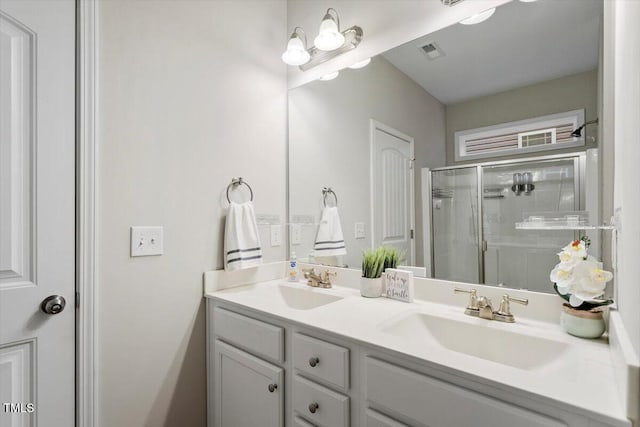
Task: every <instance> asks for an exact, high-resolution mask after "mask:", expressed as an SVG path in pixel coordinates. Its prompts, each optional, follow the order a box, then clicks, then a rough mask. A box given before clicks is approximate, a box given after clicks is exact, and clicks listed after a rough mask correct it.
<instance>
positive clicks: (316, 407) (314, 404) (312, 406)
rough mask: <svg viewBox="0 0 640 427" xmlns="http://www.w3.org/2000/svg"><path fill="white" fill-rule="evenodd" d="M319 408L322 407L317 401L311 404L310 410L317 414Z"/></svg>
mask: <svg viewBox="0 0 640 427" xmlns="http://www.w3.org/2000/svg"><path fill="white" fill-rule="evenodd" d="M318 409H320V405H318V404H317V403H316V402H313V403H310V404H309V412H311V413H312V414H315V413H316V411H317V410H318Z"/></svg>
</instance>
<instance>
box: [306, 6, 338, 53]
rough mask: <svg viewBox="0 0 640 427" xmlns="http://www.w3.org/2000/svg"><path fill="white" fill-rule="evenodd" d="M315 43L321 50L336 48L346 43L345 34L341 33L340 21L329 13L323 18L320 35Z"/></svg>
mask: <svg viewBox="0 0 640 427" xmlns="http://www.w3.org/2000/svg"><path fill="white" fill-rule="evenodd" d="M313 43H314V44H315V46H316V47H317V48H318V49H319V50H324V51H331V50H336V49H337V48H339V47H340V46H342V45H343V44H344V36H343V35H342V34H341V33H340V29H339V28H338V23H337V22H336V21H335V19H334V18H333V16H331V15H330V14H329V13H327V14H326V15H324V18H322V23H321V24H320V31H318V37H316V38H315V40H314V41H313Z"/></svg>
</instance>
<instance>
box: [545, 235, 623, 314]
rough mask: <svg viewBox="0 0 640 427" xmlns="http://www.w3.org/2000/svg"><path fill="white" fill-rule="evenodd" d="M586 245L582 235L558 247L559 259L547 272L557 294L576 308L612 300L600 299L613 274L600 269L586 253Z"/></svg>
mask: <svg viewBox="0 0 640 427" xmlns="http://www.w3.org/2000/svg"><path fill="white" fill-rule="evenodd" d="M589 245H590V241H589V239H588V238H587V237H582V238H581V239H580V240H574V241H573V242H571V243H569V244H568V245H567V246H565V247H564V248H562V252H560V253H558V257H559V258H560V262H559V263H558V265H556V266H555V267H554V269H553V270H551V274H550V275H549V278H550V279H551V281H552V282H553V283H554V284H555V285H554V289H555V290H556V292H557V293H558V295H560V296H561V297H562V298H564V299H565V300H566V301H567V302H568V303H569V304H570V305H571V307H572V308H574V309H577V310H592V309H594V308H596V307H601V306H604V305H609V304H611V303H613V300H610V299H601V297H602V295H603V294H604V288H605V286H606V285H607V282H608V281H610V280H611V279H612V278H613V274H611V272H609V271H606V270H603V269H602V263H601V262H599V261H598V260H597V259H595V258H594V257H592V256H591V255H587V249H588V248H589Z"/></svg>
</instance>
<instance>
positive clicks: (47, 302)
mask: <svg viewBox="0 0 640 427" xmlns="http://www.w3.org/2000/svg"><path fill="white" fill-rule="evenodd" d="M65 305H67V301H66V300H65V299H64V297H63V296H61V295H50V296H48V297H46V298H45V299H44V300H43V301H42V304H40V310H42V311H43V312H44V313H46V314H58V313H60V312H61V311H62V310H64V306H65Z"/></svg>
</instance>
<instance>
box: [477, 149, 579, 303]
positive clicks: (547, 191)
mask: <svg viewBox="0 0 640 427" xmlns="http://www.w3.org/2000/svg"><path fill="white" fill-rule="evenodd" d="M578 167H579V166H578V161H577V159H576V158H569V159H558V160H545V161H529V162H521V163H512V164H510V165H504V166H484V167H483V168H482V194H483V205H482V212H483V214H482V217H483V218H482V228H483V230H482V231H483V238H484V244H483V246H484V250H485V252H484V279H485V280H484V282H485V283H487V284H494V285H496V284H501V283H502V284H504V285H505V286H508V287H510V288H522V289H529V290H532V291H538V292H553V287H552V286H553V285H552V283H551V281H550V280H549V272H550V271H551V269H552V268H553V267H554V266H555V265H556V264H557V263H558V256H557V253H558V252H559V251H560V248H561V247H563V246H565V245H566V244H567V242H569V241H571V240H572V239H574V238H575V233H574V232H573V231H568V230H555V231H535V230H517V229H516V228H515V223H516V222H520V221H522V220H523V219H524V218H526V217H528V216H529V215H536V214H543V213H551V212H571V211H576V210H579V206H580V200H579V194H580V192H579V189H580V186H579V184H580V182H579V180H578V179H577V178H578V176H579V174H578Z"/></svg>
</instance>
